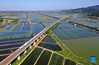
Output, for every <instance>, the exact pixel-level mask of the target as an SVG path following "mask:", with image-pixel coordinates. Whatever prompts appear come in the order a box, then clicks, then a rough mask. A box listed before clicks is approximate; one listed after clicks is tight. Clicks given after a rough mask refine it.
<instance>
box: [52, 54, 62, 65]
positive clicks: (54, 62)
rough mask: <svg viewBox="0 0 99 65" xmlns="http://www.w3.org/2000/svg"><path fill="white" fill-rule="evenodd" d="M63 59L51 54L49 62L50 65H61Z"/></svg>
mask: <svg viewBox="0 0 99 65" xmlns="http://www.w3.org/2000/svg"><path fill="white" fill-rule="evenodd" d="M63 59H64V58H63V57H61V56H59V55H57V54H53V56H52V58H51V61H50V65H63Z"/></svg>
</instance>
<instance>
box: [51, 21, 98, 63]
mask: <svg viewBox="0 0 99 65" xmlns="http://www.w3.org/2000/svg"><path fill="white" fill-rule="evenodd" d="M53 32H54V33H55V34H56V35H57V37H58V38H59V39H60V40H61V41H62V42H63V44H64V45H65V46H67V47H68V48H69V49H70V50H71V51H72V52H73V53H74V54H76V55H77V56H80V57H82V58H85V59H87V60H88V61H89V58H90V57H91V56H96V57H97V63H99V59H98V58H99V53H98V49H99V47H98V46H99V43H98V42H99V33H98V32H96V31H93V30H91V29H88V28H86V27H83V26H79V25H78V26H75V25H73V24H71V23H68V22H67V21H64V22H63V23H61V24H60V25H59V26H57V28H55V29H54V30H53Z"/></svg>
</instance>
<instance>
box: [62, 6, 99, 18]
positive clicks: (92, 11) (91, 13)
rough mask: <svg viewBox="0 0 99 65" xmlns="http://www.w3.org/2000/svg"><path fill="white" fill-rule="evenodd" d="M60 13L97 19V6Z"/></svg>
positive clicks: (98, 8)
mask: <svg viewBox="0 0 99 65" xmlns="http://www.w3.org/2000/svg"><path fill="white" fill-rule="evenodd" d="M61 12H64V13H65V12H68V13H84V14H86V15H88V16H98V17H99V5H96V6H90V7H86V8H78V9H71V10H62V11H61Z"/></svg>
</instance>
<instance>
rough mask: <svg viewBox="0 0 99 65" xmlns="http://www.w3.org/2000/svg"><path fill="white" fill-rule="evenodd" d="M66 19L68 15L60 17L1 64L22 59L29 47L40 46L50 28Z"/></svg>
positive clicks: (10, 63) (0, 63)
mask: <svg viewBox="0 0 99 65" xmlns="http://www.w3.org/2000/svg"><path fill="white" fill-rule="evenodd" d="M66 19H67V17H63V18H60V19H59V20H58V21H56V22H54V23H52V24H51V25H50V26H48V27H46V28H45V29H44V30H42V31H41V32H40V33H38V34H37V35H35V36H34V37H33V38H31V39H30V40H29V41H27V42H26V43H24V44H23V45H22V46H21V47H20V48H18V49H17V50H16V51H14V52H13V53H12V54H10V55H9V56H8V57H6V58H5V59H4V60H2V61H1V62H0V65H12V62H14V61H15V60H20V59H21V57H20V56H22V55H23V54H25V53H26V52H27V51H26V50H27V49H31V47H33V46H34V47H33V49H35V48H36V47H35V46H38V45H39V44H40V43H41V42H42V40H43V39H44V38H45V37H46V36H47V33H48V32H49V31H50V29H52V28H53V27H55V26H56V25H57V24H59V23H61V22H62V21H63V20H66ZM71 55H72V54H71ZM82 62H83V61H82ZM78 63H79V62H78ZM85 63H86V62H85ZM77 65H84V64H77ZM90 65H91V64H90Z"/></svg>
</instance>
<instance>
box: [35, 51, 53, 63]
mask: <svg viewBox="0 0 99 65" xmlns="http://www.w3.org/2000/svg"><path fill="white" fill-rule="evenodd" d="M50 55H51V52H49V51H46V50H45V51H44V52H43V53H42V55H41V56H40V58H39V60H38V61H37V64H36V65H47V64H48V61H49V58H50Z"/></svg>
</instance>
